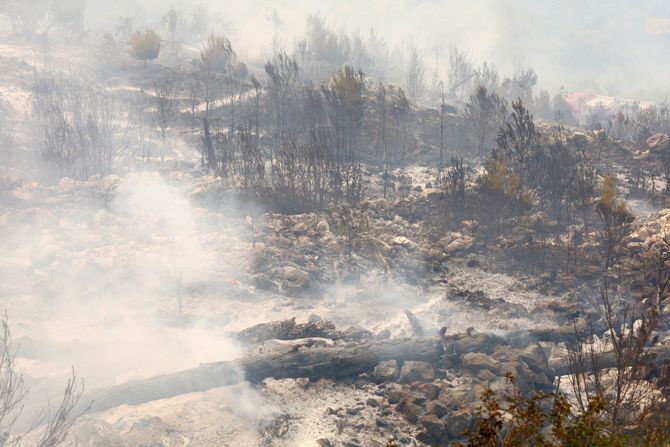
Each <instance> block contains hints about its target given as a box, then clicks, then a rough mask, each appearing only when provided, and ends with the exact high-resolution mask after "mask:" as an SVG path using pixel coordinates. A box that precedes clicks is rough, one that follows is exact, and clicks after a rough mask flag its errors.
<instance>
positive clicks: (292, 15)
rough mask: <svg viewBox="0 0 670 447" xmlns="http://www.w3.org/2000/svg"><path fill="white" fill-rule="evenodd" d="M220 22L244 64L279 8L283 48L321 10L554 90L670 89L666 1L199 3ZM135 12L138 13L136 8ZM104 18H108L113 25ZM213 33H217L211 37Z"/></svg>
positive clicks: (102, 13) (141, 8) (130, 0)
mask: <svg viewBox="0 0 670 447" xmlns="http://www.w3.org/2000/svg"><path fill="white" fill-rule="evenodd" d="M202 3H204V4H206V5H208V7H209V9H210V10H211V11H212V12H213V13H215V14H216V20H215V21H214V29H215V30H220V31H225V32H227V34H229V36H230V38H231V40H232V41H233V45H234V46H235V47H236V48H237V49H238V52H239V53H240V54H241V55H242V56H243V57H245V56H246V57H247V58H248V57H254V56H258V55H262V54H263V53H264V52H265V51H267V50H268V48H269V46H270V41H271V32H272V31H271V26H270V23H269V21H268V18H267V16H268V15H269V14H271V13H272V11H273V10H276V11H277V13H278V14H279V16H280V18H281V19H282V21H283V22H284V24H285V26H284V32H285V41H286V43H288V44H292V43H293V42H294V40H295V38H296V37H297V36H299V35H300V34H302V33H303V32H304V27H305V18H306V16H307V15H308V14H310V13H315V12H319V13H321V15H322V16H323V17H326V18H327V20H328V23H329V24H330V25H331V26H332V27H333V28H334V29H338V30H339V29H344V30H350V31H351V30H356V29H358V30H360V31H362V32H364V33H367V32H368V30H369V28H370V27H374V28H375V30H376V31H378V33H379V34H380V35H381V36H383V37H384V38H385V39H386V40H387V41H389V42H391V43H401V42H403V41H407V40H410V39H411V40H413V41H415V42H417V43H418V44H420V46H421V48H422V49H423V50H424V52H425V53H426V54H428V55H429V54H431V53H433V52H434V48H436V47H441V48H443V49H444V50H445V52H446V50H447V49H448V48H449V46H451V45H456V46H458V47H459V48H461V49H464V50H467V51H468V52H470V53H471V54H472V55H473V57H474V58H475V59H476V60H477V61H484V60H488V61H492V62H494V63H495V64H496V65H497V66H498V67H499V68H500V69H501V71H503V72H504V73H508V72H511V71H513V70H514V69H515V68H516V67H518V66H519V65H523V66H532V67H534V68H535V69H536V70H537V72H538V74H539V77H540V82H541V83H542V84H543V85H544V86H546V87H548V88H550V89H551V90H557V89H558V88H559V87H560V86H564V87H565V88H566V89H568V90H575V89H579V88H582V89H588V87H589V83H593V82H595V83H597V84H599V85H601V86H604V85H605V84H606V83H608V82H609V83H610V84H616V85H618V87H619V90H620V92H619V94H628V95H631V94H634V93H636V92H637V91H638V90H640V89H642V88H644V89H645V90H646V91H647V92H650V91H651V90H652V89H653V88H657V89H662V90H670V89H668V88H666V81H665V79H666V73H668V70H669V69H670V57H668V56H670V2H669V1H667V0H665V1H663V0H646V1H644V0H643V1H634V0H598V1H594V0H553V1H549V0H442V1H439V0H394V1H389V0H386V1H383V0H339V1H333V0H328V1H325V0H314V1H299V0H244V1H238V0H228V1H225V2H223V1H203V2H202ZM114 4H115V6H114V7H113V8H114V10H110V6H109V5H110V2H107V1H104V0H90V10H89V14H88V18H89V21H90V22H99V21H104V23H108V24H109V23H113V21H110V19H112V18H113V17H114V16H118V15H119V14H125V15H133V14H142V13H145V14H146V15H147V16H149V17H150V16H152V15H153V16H156V15H157V12H159V11H160V12H161V14H162V13H164V12H163V11H166V10H167V9H169V7H170V6H171V5H174V6H175V8H176V9H178V10H182V11H184V12H187V13H188V14H190V11H192V9H193V5H194V4H196V2H195V1H192V0H188V1H187V0H143V1H138V0H119V1H117V2H114ZM138 4H139V5H138ZM110 15H111V16H112V17H110ZM217 28H219V29H217Z"/></svg>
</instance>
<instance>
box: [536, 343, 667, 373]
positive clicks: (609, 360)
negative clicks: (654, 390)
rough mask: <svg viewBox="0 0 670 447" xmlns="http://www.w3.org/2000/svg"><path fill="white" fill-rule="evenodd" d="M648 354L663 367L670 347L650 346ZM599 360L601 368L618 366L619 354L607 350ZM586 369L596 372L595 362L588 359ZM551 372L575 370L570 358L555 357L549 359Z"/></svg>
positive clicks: (599, 356) (655, 362)
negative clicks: (572, 367)
mask: <svg viewBox="0 0 670 447" xmlns="http://www.w3.org/2000/svg"><path fill="white" fill-rule="evenodd" d="M646 352H647V353H648V354H651V355H652V356H653V357H652V358H653V363H654V364H655V365H656V366H657V367H659V368H660V367H661V364H662V363H663V362H666V361H670V348H668V347H655V348H648V350H647V351H646ZM597 357H598V362H597V365H596V366H597V367H598V368H599V369H609V368H616V367H617V356H616V354H615V352H614V351H607V352H602V353H599V354H597ZM584 367H585V368H586V371H584V372H588V373H592V372H594V371H593V370H592V368H593V367H594V364H593V362H590V361H587V362H585V364H584ZM549 370H550V371H549V372H550V373H551V374H552V375H553V376H554V377H560V376H567V375H569V374H572V373H573V372H574V371H572V370H571V367H570V362H569V361H568V359H554V360H550V361H549Z"/></svg>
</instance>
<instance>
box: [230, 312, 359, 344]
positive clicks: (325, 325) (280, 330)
mask: <svg viewBox="0 0 670 447" xmlns="http://www.w3.org/2000/svg"><path fill="white" fill-rule="evenodd" d="M313 337H320V338H329V339H331V340H346V341H363V340H366V339H368V338H371V337H372V334H371V333H370V332H369V331H366V330H363V329H356V328H350V329H348V330H346V331H339V330H337V329H336V328H335V325H334V324H333V323H332V322H330V321H328V320H319V321H315V322H308V323H296V322H295V318H291V319H288V320H282V321H271V322H269V323H260V324H257V325H254V326H251V327H249V328H247V329H244V330H242V331H240V332H238V333H237V334H236V336H235V338H237V340H239V341H240V342H241V343H243V344H256V343H263V342H265V341H268V340H299V339H301V338H313Z"/></svg>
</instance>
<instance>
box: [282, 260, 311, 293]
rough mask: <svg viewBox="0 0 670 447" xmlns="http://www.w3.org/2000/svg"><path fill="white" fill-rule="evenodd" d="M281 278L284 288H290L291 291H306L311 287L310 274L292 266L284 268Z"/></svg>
mask: <svg viewBox="0 0 670 447" xmlns="http://www.w3.org/2000/svg"><path fill="white" fill-rule="evenodd" d="M281 277H282V279H283V281H284V286H289V288H291V289H299V290H304V289H306V288H307V287H308V286H309V273H307V272H305V271H303V270H300V269H299V268H296V267H293V266H290V265H287V266H284V267H283V268H282V270H281Z"/></svg>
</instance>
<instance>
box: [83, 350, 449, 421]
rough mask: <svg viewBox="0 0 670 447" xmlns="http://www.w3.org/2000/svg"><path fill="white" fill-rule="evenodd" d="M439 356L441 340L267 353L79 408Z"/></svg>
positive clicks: (151, 382) (340, 374) (347, 374)
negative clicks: (382, 362)
mask: <svg viewBox="0 0 670 447" xmlns="http://www.w3.org/2000/svg"><path fill="white" fill-rule="evenodd" d="M443 351H444V346H443V343H442V340H441V339H439V338H425V339H399V340H388V341H378V342H374V343H364V344H360V345H356V346H336V347H332V348H312V349H306V350H297V351H295V352H289V353H268V354H261V355H256V356H252V357H246V358H242V359H239V360H233V361H224V362H216V363H206V364H203V365H200V366H199V367H197V368H193V369H189V370H186V371H180V372H177V373H173V374H165V375H161V376H157V377H152V378H149V379H144V380H137V381H133V382H128V383H126V384H123V385H118V386H113V387H109V388H105V389H101V390H98V391H95V392H92V393H90V394H88V395H87V396H85V397H84V398H82V402H91V401H93V404H92V407H91V411H103V410H106V409H109V408H114V407H117V406H119V405H124V404H127V405H139V404H142V403H145V402H150V401H154V400H158V399H165V398H168V397H173V396H178V395H180V394H186V393H193V392H199V391H206V390H209V389H212V388H216V387H221V386H227V385H234V384H236V383H239V382H242V381H245V380H246V381H249V382H252V383H259V382H262V381H263V380H264V379H266V378H268V377H274V378H276V379H283V378H299V377H306V378H309V379H313V380H316V379H321V378H334V379H343V378H352V377H357V376H358V375H360V374H362V373H365V372H367V371H370V370H372V369H373V368H374V367H375V366H376V365H377V363H379V362H380V361H383V360H397V361H398V362H404V361H407V360H418V361H426V362H431V363H436V362H437V361H439V360H440V357H441V355H442V353H443Z"/></svg>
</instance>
